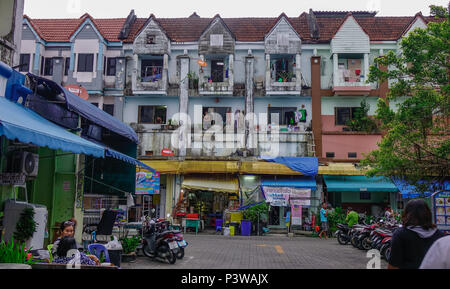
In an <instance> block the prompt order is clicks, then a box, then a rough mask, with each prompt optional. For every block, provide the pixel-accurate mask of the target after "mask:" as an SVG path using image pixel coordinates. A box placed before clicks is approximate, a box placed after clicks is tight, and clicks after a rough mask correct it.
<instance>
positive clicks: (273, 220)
mask: <svg viewBox="0 0 450 289" xmlns="http://www.w3.org/2000/svg"><path fill="white" fill-rule="evenodd" d="M285 217H286V208H285V207H272V206H270V211H269V227H273V228H285V227H286V224H285V222H284V218H285Z"/></svg>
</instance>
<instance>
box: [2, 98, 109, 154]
mask: <svg viewBox="0 0 450 289" xmlns="http://www.w3.org/2000/svg"><path fill="white" fill-rule="evenodd" d="M0 135H4V136H5V137H6V138H8V139H11V140H14V139H17V140H19V141H20V142H23V143H32V144H34V145H37V146H41V147H49V148H51V149H54V150H62V151H65V152H72V153H76V154H86V155H92V156H94V157H98V158H103V157H105V150H104V148H103V147H102V146H99V145H97V144H95V143H92V142H90V141H88V140H85V139H83V138H81V137H79V136H77V135H75V134H73V133H70V132H68V131H66V130H65V129H63V128H62V127H59V126H57V125H56V124H54V123H52V122H50V121H48V120H46V119H45V118H43V117H41V116H40V115H38V114H37V113H35V112H34V111H32V110H30V109H28V108H26V107H24V106H23V105H21V104H18V103H14V102H11V101H9V100H7V99H6V98H4V97H0Z"/></svg>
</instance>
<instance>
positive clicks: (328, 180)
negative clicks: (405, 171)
mask: <svg viewBox="0 0 450 289" xmlns="http://www.w3.org/2000/svg"><path fill="white" fill-rule="evenodd" d="M323 179H324V180H325V184H326V185H327V190H328V192H397V191H398V189H397V187H396V186H395V185H394V184H393V183H392V182H391V181H390V180H389V179H388V178H386V177H382V176H375V177H371V178H369V177H366V176H339V175H324V176H323Z"/></svg>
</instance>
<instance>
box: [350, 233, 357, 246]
mask: <svg viewBox="0 0 450 289" xmlns="http://www.w3.org/2000/svg"><path fill="white" fill-rule="evenodd" d="M351 243H352V245H353V247H355V248H358V237H357V236H356V235H355V236H353V237H352V239H351Z"/></svg>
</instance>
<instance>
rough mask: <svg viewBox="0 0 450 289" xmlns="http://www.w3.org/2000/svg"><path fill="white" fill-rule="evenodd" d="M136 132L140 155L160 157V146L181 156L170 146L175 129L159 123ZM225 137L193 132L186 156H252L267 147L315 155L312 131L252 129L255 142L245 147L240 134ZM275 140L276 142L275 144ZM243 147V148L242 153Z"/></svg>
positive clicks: (279, 151)
mask: <svg viewBox="0 0 450 289" xmlns="http://www.w3.org/2000/svg"><path fill="white" fill-rule="evenodd" d="M137 133H138V135H139V139H140V140H141V142H140V144H139V149H138V155H139V156H149V157H156V158H157V157H161V156H162V153H161V152H162V150H163V149H170V150H172V151H174V156H175V157H177V156H180V155H179V150H178V149H177V148H176V147H177V146H173V143H172V141H173V140H174V139H175V140H177V139H178V137H177V136H174V135H173V134H174V133H175V134H176V132H175V131H174V130H166V129H165V128H164V127H161V129H148V130H146V129H140V130H139V131H138V132H137ZM228 137H229V136H227V135H225V134H224V137H223V141H215V137H214V136H213V135H210V134H209V133H208V132H205V131H202V132H192V133H191V138H190V145H188V147H187V149H186V156H185V157H194V158H196V157H212V158H221V157H242V156H248V157H255V156H261V155H269V152H270V151H272V152H274V153H276V154H277V155H279V156H291V157H300V156H314V146H313V139H312V133H311V132H292V131H291V132H284V131H280V132H279V134H278V136H276V135H271V134H270V133H269V134H267V135H261V134H260V133H259V132H255V138H256V140H257V141H256V144H255V145H254V147H253V148H249V149H247V150H246V149H245V142H244V135H243V134H233V138H232V139H231V140H230V138H228ZM216 139H220V138H216ZM211 140H212V141H211ZM274 144H278V145H275V146H274ZM244 151H246V153H245V154H244Z"/></svg>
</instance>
